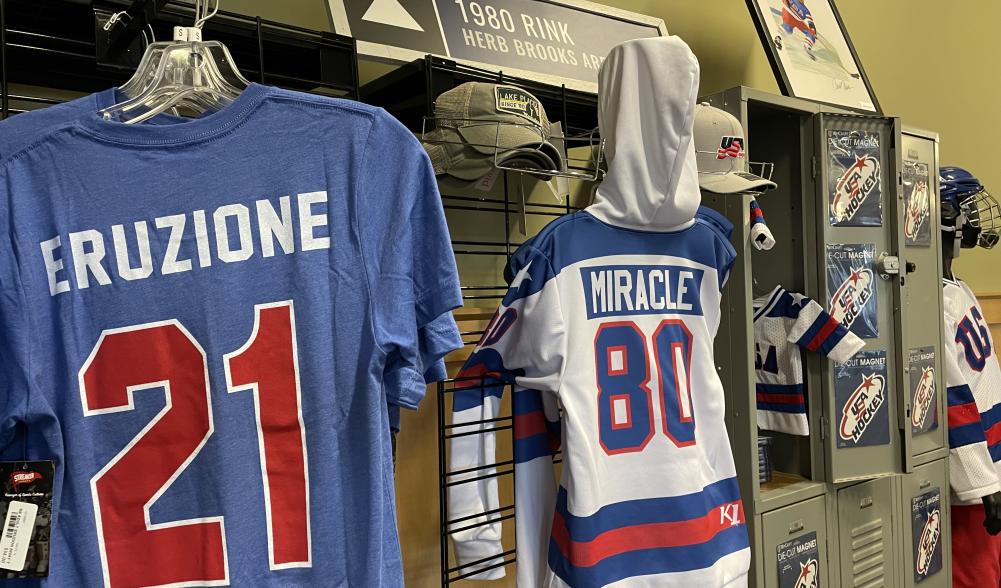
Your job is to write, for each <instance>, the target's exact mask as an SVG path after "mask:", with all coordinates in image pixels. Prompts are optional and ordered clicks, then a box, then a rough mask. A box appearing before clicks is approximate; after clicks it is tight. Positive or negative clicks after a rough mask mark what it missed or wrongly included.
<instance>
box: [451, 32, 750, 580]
mask: <svg viewBox="0 0 1001 588" xmlns="http://www.w3.org/2000/svg"><path fill="white" fill-rule="evenodd" d="M598 77H599V82H598V83H599V112H598V118H599V124H600V126H601V134H602V137H604V138H605V140H606V155H607V157H608V161H609V165H608V174H607V175H606V176H605V180H604V181H603V182H602V184H601V186H600V187H599V189H598V192H597V195H596V197H595V203H594V204H593V205H592V206H591V207H589V208H588V209H587V210H586V211H583V212H578V213H576V214H571V215H567V216H564V217H561V218H559V219H557V220H555V221H554V222H552V223H550V224H549V226H547V227H546V228H545V229H544V230H543V231H542V232H541V233H539V234H538V235H536V236H535V237H534V238H533V239H531V240H530V241H529V242H528V243H526V244H523V245H522V246H521V247H520V248H519V249H518V251H517V252H516V253H515V255H514V257H513V258H512V260H511V263H510V269H511V273H510V277H511V278H512V279H511V284H510V289H509V290H508V292H507V295H506V296H505V298H504V300H503V302H502V304H501V307H500V309H498V311H497V313H496V315H495V317H494V319H493V320H492V321H491V323H490V324H489V325H488V328H487V329H486V330H485V332H484V335H483V338H482V340H481V341H480V343H479V345H478V346H477V348H476V350H475V351H474V353H473V355H472V356H471V357H470V358H469V360H468V361H467V362H466V365H465V366H464V367H463V370H462V372H461V374H460V375H461V376H463V377H465V378H468V379H466V380H460V381H459V382H457V384H456V387H457V388H461V389H459V390H457V391H456V393H455V396H454V400H453V423H454V424H458V425H460V426H459V427H457V428H456V429H454V431H455V432H456V433H465V432H477V431H480V430H482V429H483V428H484V426H487V427H490V426H493V425H492V424H491V423H483V422H482V421H489V420H490V419H492V418H495V416H496V415H497V410H498V405H499V403H500V398H499V397H500V395H501V393H502V390H503V389H504V386H505V384H507V383H511V384H514V390H515V391H514V397H513V405H514V411H513V412H514V437H515V446H514V454H515V461H516V464H515V468H516V475H515V477H516V492H517V502H516V522H517V528H518V533H517V538H518V545H517V558H518V585H519V586H520V587H521V588H550V587H560V586H573V587H574V588H587V587H592V586H594V587H597V586H608V585H614V586H630V587H643V586H651V587H653V586H657V587H668V588H670V587H674V586H677V587H682V586H683V587H688V586H742V585H746V581H747V580H746V575H747V568H748V565H749V562H750V551H749V548H748V538H747V529H746V526H745V523H744V511H743V508H742V506H741V502H740V495H739V488H738V485H737V479H736V477H735V470H734V464H733V454H732V453H731V451H730V445H729V440H728V437H727V434H726V429H725V426H724V406H723V402H724V401H723V388H722V385H721V382H720V380H719V376H718V375H717V372H716V366H715V364H714V361H713V338H714V337H715V335H716V330H717V328H718V326H719V320H720V313H719V304H720V296H721V289H722V286H723V282H724V280H725V279H726V276H727V274H728V272H729V269H730V267H731V265H732V263H733V260H734V257H735V252H734V250H733V247H732V246H731V245H730V242H729V231H730V230H732V227H731V226H730V225H729V223H728V222H727V221H726V219H724V218H722V217H720V216H719V215H718V214H716V213H714V212H712V211H710V210H704V212H702V213H700V214H699V216H698V218H694V217H695V215H696V211H697V210H698V206H699V199H700V195H699V191H698V177H697V172H696V169H695V151H694V147H693V144H692V127H693V112H694V107H695V100H696V96H697V94H698V80H699V68H698V62H697V61H696V59H695V56H694V55H693V54H692V52H691V50H690V49H689V48H688V47H687V45H685V44H684V42H683V41H681V40H680V39H678V38H676V37H668V38H656V39H641V40H636V41H629V42H627V43H624V44H622V45H619V46H618V47H615V48H613V49H612V51H611V52H610V54H609V56H608V58H607V59H606V60H605V62H604V65H603V66H602V69H601V71H600V72H599V76H598ZM557 403H558V404H559V406H561V407H562V422H561V426H558V425H557V417H558V414H559V413H558V411H557V410H556V405H557ZM462 423H470V424H469V425H468V426H466V427H463V426H461V425H462ZM559 437H562V447H563V467H562V475H561V479H560V481H559V484H558V486H557V485H556V484H554V483H553V477H552V475H553V474H552V471H553V468H552V459H551V455H552V452H553V451H554V449H555V448H556V447H557V446H558V441H557V439H558V438H559ZM494 461H495V456H494V437H493V435H492V434H486V435H484V434H471V435H463V436H459V437H456V438H454V439H453V440H452V444H451V452H450V467H451V470H452V471H453V472H456V471H462V472H464V473H461V474H459V476H458V477H459V478H464V479H465V480H471V481H467V482H466V483H462V484H457V485H454V486H451V487H450V489H449V518H450V519H452V520H455V519H460V518H463V517H471V518H467V519H466V520H464V521H462V522H460V523H458V524H455V525H454V526H453V533H452V537H453V540H454V543H455V551H456V555H457V556H458V559H459V562H460V564H472V563H473V562H477V561H479V562H480V563H479V564H478V567H480V568H489V567H490V566H494V565H497V564H498V562H501V561H502V559H501V558H498V557H497V556H499V555H500V554H501V553H502V548H501V544H500V537H501V535H500V525H501V523H499V522H495V523H490V524H486V525H482V526H473V525H474V524H475V523H482V522H484V521H487V520H489V519H490V518H497V517H498V516H499V515H498V514H493V515H486V516H477V515H478V513H484V512H489V511H493V510H494V509H497V508H498V507H499V506H500V505H499V502H498V499H497V483H496V478H493V477H489V476H490V474H491V473H493V469H492V468H489V467H488V468H486V469H482V468H483V467H484V464H490V463H493V462H494ZM474 478H479V479H475V480H473V479H474ZM462 527H467V528H465V529H462ZM474 567H475V566H474ZM500 575H503V570H502V569H501V568H499V567H498V568H494V569H490V570H484V571H483V572H482V574H481V575H480V576H479V577H482V578H489V577H498V576H500Z"/></svg>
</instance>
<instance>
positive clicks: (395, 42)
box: [328, 0, 667, 91]
mask: <svg viewBox="0 0 1001 588" xmlns="http://www.w3.org/2000/svg"><path fill="white" fill-rule="evenodd" d="M328 6H329V9H330V16H331V20H332V21H333V25H334V32H336V33H339V34H342V35H349V36H352V37H354V38H355V39H356V40H357V41H358V52H359V53H361V54H363V55H368V56H371V57H377V58H383V59H388V60H391V61H399V62H407V61H413V60H414V59H419V58H421V57H423V56H424V55H426V54H428V53H431V54H434V55H439V56H442V57H449V58H451V59H455V60H457V61H462V62H464V63H468V64H471V65H476V66H480V67H485V68H487V69H492V70H503V71H504V72H505V73H509V74H511V75H514V76H519V77H527V78H534V79H539V80H540V81H543V82H548V83H554V82H555V83H557V84H559V83H566V85H567V86H568V87H572V88H576V89H581V90H586V91H595V90H596V89H597V81H598V68H599V67H600V66H601V62H602V61H604V59H605V56H606V55H608V52H609V50H611V48H612V47H614V46H615V45H618V44H619V43H622V42H623V41H629V40H631V39H639V38H645V37H659V36H663V35H666V34H667V28H666V27H665V26H664V21H663V20H661V19H659V18H653V17H649V16H646V15H642V14H637V13H635V12H628V11H625V10H619V9H616V8H611V7H608V6H603V5H599V4H595V3H593V2H588V1H585V0H357V1H352V0H328Z"/></svg>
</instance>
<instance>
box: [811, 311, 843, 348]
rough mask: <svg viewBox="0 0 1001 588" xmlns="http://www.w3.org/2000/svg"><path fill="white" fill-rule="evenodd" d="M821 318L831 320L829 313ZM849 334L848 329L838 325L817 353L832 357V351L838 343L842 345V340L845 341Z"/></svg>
mask: <svg viewBox="0 0 1001 588" xmlns="http://www.w3.org/2000/svg"><path fill="white" fill-rule="evenodd" d="M821 316H827V317H828V319H829V318H830V315H828V314H827V313H824V314H823V315H821ZM847 334H848V329H846V328H845V326H844V325H838V326H837V327H835V329H834V330H833V331H831V334H830V335H828V336H827V338H826V339H824V341H823V343H821V344H820V347H818V348H817V353H821V354H823V355H830V353H831V351H833V350H834V348H835V347H837V346H838V343H841V340H842V339H844V338H845V335H847ZM807 343H809V341H807Z"/></svg>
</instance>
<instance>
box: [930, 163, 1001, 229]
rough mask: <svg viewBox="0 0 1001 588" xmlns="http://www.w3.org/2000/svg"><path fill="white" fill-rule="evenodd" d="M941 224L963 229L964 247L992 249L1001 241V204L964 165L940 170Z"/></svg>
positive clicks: (944, 226)
mask: <svg viewBox="0 0 1001 588" xmlns="http://www.w3.org/2000/svg"><path fill="white" fill-rule="evenodd" d="M939 194H940V196H941V198H942V226H943V229H946V227H955V228H956V230H960V231H962V243H963V247H966V248H970V247H976V246H978V245H979V246H980V247H983V248H984V249H990V248H992V247H994V246H995V245H997V244H998V241H1001V204H999V203H998V201H997V199H995V198H994V197H993V196H991V194H990V192H988V191H987V190H986V189H985V188H984V185H983V184H981V183H980V180H978V179H977V177H976V176H974V175H973V174H972V173H970V172H969V171H967V170H965V169H963V168H961V167H943V168H942V169H941V170H939Z"/></svg>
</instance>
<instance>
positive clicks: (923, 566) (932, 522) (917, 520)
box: [911, 488, 942, 584]
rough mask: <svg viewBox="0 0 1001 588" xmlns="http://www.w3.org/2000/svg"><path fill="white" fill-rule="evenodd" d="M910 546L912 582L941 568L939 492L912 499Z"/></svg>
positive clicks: (936, 489) (933, 491) (923, 578)
mask: <svg viewBox="0 0 1001 588" xmlns="http://www.w3.org/2000/svg"><path fill="white" fill-rule="evenodd" d="M911 545H912V546H913V556H914V583H915V584H918V583H921V582H923V581H925V580H927V579H928V577H929V576H934V575H935V574H936V573H937V572H939V571H940V570H941V569H942V492H941V490H939V489H938V488H934V489H932V490H931V491H929V492H925V493H924V494H922V495H921V496H915V497H914V498H911Z"/></svg>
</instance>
